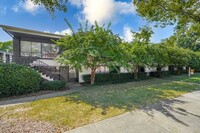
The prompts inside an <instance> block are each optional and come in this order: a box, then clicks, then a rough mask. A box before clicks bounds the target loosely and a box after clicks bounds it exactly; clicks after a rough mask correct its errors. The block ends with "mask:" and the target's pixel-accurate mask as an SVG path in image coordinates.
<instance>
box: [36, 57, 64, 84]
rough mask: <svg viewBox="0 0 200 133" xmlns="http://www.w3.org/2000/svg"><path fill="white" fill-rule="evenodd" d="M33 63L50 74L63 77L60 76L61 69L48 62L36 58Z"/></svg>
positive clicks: (57, 77) (58, 77)
mask: <svg viewBox="0 0 200 133" xmlns="http://www.w3.org/2000/svg"><path fill="white" fill-rule="evenodd" d="M32 65H33V66H34V67H38V69H39V70H41V71H43V72H45V73H47V74H48V75H50V76H52V77H54V78H56V79H58V80H60V79H61V77H60V71H59V70H58V69H56V68H55V67H52V66H50V65H48V64H46V63H44V62H43V61H41V60H39V59H38V60H36V61H35V62H33V63H32ZM56 73H58V75H57V76H56V75H55V74H56Z"/></svg>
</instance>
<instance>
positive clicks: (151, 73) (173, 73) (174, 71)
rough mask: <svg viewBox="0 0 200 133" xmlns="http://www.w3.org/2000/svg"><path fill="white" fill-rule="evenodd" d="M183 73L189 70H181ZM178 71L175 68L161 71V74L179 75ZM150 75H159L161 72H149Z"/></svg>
mask: <svg viewBox="0 0 200 133" xmlns="http://www.w3.org/2000/svg"><path fill="white" fill-rule="evenodd" d="M180 72H181V74H186V73H187V70H180ZM177 73H178V71H177V70H173V71H161V76H172V75H177ZM149 76H150V77H159V72H157V71H156V72H150V74H149Z"/></svg>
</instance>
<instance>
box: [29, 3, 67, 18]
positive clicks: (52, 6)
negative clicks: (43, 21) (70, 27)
mask: <svg viewBox="0 0 200 133" xmlns="http://www.w3.org/2000/svg"><path fill="white" fill-rule="evenodd" d="M31 1H32V2H33V3H34V4H35V5H36V4H37V5H42V6H44V7H45V8H46V10H47V11H48V12H49V13H50V14H51V15H54V13H55V11H56V10H60V11H63V12H67V7H66V3H67V1H68V0H31Z"/></svg>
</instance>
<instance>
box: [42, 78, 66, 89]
mask: <svg viewBox="0 0 200 133" xmlns="http://www.w3.org/2000/svg"><path fill="white" fill-rule="evenodd" d="M65 86H66V83H65V82H64V81H61V80H55V81H43V82H42V83H41V86H40V88H41V89H42V90H60V89H63V88H64V87H65Z"/></svg>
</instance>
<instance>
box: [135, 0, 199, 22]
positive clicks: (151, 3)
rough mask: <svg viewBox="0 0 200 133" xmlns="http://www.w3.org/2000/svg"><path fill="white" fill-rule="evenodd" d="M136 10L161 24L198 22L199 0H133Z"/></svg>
mask: <svg viewBox="0 0 200 133" xmlns="http://www.w3.org/2000/svg"><path fill="white" fill-rule="evenodd" d="M133 3H134V5H135V6H136V7H137V12H138V13H139V15H141V16H142V17H145V18H146V19H147V20H149V21H151V22H157V23H158V24H161V25H162V26H166V25H171V24H175V23H178V25H179V26H182V25H186V24H189V23H190V24H191V23H200V10H199V9H200V1H199V0H174V1H172V0H133Z"/></svg>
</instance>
